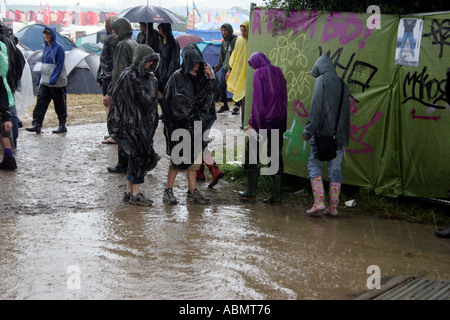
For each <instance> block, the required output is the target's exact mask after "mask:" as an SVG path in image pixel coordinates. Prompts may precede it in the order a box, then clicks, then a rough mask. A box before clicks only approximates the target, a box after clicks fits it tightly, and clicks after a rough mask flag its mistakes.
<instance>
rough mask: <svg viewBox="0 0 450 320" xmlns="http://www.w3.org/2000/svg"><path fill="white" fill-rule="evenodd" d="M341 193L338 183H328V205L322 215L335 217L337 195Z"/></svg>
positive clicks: (337, 201) (337, 202)
mask: <svg viewBox="0 0 450 320" xmlns="http://www.w3.org/2000/svg"><path fill="white" fill-rule="evenodd" d="M340 193H341V183H340V182H330V203H329V205H328V208H327V209H326V210H325V212H324V215H327V216H332V217H337V215H338V211H337V207H338V204H339V194H340Z"/></svg>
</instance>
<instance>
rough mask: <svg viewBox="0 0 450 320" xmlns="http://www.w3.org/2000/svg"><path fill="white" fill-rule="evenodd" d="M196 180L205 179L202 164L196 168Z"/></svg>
mask: <svg viewBox="0 0 450 320" xmlns="http://www.w3.org/2000/svg"><path fill="white" fill-rule="evenodd" d="M196 179H197V181H206V177H205V165H204V164H202V165H201V166H200V169H199V170H197V178H196Z"/></svg>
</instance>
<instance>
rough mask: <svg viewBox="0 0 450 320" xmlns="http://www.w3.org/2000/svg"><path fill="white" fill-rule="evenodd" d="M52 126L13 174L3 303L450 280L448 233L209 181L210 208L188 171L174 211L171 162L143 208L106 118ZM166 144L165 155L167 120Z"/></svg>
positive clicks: (152, 179)
mask: <svg viewBox="0 0 450 320" xmlns="http://www.w3.org/2000/svg"><path fill="white" fill-rule="evenodd" d="M232 117H233V116H231V115H224V116H223V118H222V122H221V123H222V125H226V124H227V123H226V121H227V119H228V118H230V121H234V119H235V118H232ZM224 119H225V120H224ZM51 129H52V128H45V132H44V133H43V134H41V135H35V134H30V133H28V132H26V131H21V133H20V134H21V136H20V138H19V143H20V144H19V149H18V150H17V153H16V158H17V162H18V166H19V169H18V170H17V171H16V172H1V173H0V182H1V185H2V190H3V192H2V194H0V199H1V203H3V204H4V205H3V207H2V208H1V209H0V257H1V258H0V259H1V264H0V274H1V277H0V298H2V299H258V300H259V299H348V298H350V297H351V296H352V295H355V294H358V293H360V292H361V291H363V290H365V289H367V280H368V278H369V277H370V276H371V273H368V268H369V267H370V266H376V267H377V268H379V269H378V270H379V271H380V274H381V276H382V277H383V278H387V277H393V276H397V275H404V274H418V275H422V276H423V277H425V278H427V279H437V280H444V281H448V280H450V269H449V262H450V241H448V240H444V239H439V238H436V237H435V236H434V226H427V225H418V224H411V223H406V222H399V221H388V220H387V221H380V220H376V219H371V218H368V217H364V216H342V217H339V218H338V219H330V218H328V219H326V218H308V217H305V214H304V211H305V209H306V208H304V207H303V205H302V204H301V202H300V201H299V202H298V204H283V205H282V206H281V207H269V206H266V205H264V204H263V203H262V201H260V200H258V201H257V202H256V203H249V202H242V201H239V200H238V199H237V195H236V194H235V192H234V191H235V190H233V184H231V183H227V182H226V181H221V182H219V184H218V186H217V187H216V188H215V189H214V190H210V189H208V188H207V184H208V181H206V182H204V183H199V188H200V189H201V190H202V191H204V192H205V193H206V194H207V195H208V196H209V197H210V198H211V199H212V201H211V204H209V205H199V204H195V203H190V202H187V201H186V199H185V190H186V188H187V181H186V178H185V175H184V174H180V175H179V176H178V178H177V182H176V184H175V190H174V191H175V196H176V197H177V198H178V199H179V201H180V203H179V204H178V205H176V206H168V205H164V204H163V202H162V193H163V189H164V185H165V181H166V175H167V169H168V162H169V161H168V158H165V157H163V159H162V160H161V161H160V163H159V164H158V167H157V169H156V170H155V171H153V172H152V174H150V175H148V176H147V178H146V182H145V183H144V185H143V186H142V191H143V193H144V194H146V195H147V196H149V197H150V198H152V199H153V200H154V201H155V203H154V205H153V206H152V207H135V206H130V205H128V204H126V203H123V202H122V201H121V196H122V193H123V191H124V188H125V176H124V175H116V174H110V173H108V172H107V171H106V166H108V165H111V164H115V161H116V146H108V145H102V144H100V140H101V139H102V137H103V135H104V134H105V133H106V126H105V124H92V125H82V126H69V127H68V130H69V132H68V133H67V134H66V136H58V135H54V134H51ZM157 139H159V140H158V141H159V143H157V144H156V146H157V151H158V153H159V154H160V155H163V154H164V145H165V144H164V143H163V142H164V140H163V136H162V131H161V126H160V127H159V128H158V131H157ZM5 190H7V192H5ZM263 196H264V195H261V197H263Z"/></svg>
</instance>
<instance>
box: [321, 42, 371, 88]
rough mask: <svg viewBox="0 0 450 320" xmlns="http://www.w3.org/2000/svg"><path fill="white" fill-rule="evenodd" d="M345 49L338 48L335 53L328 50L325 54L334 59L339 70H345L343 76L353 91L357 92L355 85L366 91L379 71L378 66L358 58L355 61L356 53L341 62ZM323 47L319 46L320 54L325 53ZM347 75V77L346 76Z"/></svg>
mask: <svg viewBox="0 0 450 320" xmlns="http://www.w3.org/2000/svg"><path fill="white" fill-rule="evenodd" d="M343 50H344V48H343V47H341V48H339V49H337V50H336V51H335V52H334V53H333V55H331V51H330V50H328V51H327V52H326V53H325V54H326V55H328V56H329V57H330V59H331V61H333V64H334V66H335V67H336V69H337V71H338V70H339V69H340V70H343V72H342V75H341V77H342V78H343V79H344V80H346V81H347V83H348V85H349V86H350V87H353V88H352V91H353V92H356V90H355V88H354V86H359V87H361V90H362V92H364V91H365V90H366V89H368V88H370V82H371V81H372V79H373V77H374V76H375V74H376V73H377V71H378V68H377V67H375V66H374V65H371V64H370V63H368V62H364V61H360V60H356V61H354V62H353V60H354V58H355V56H356V53H353V54H352V55H351V56H350V59H349V60H348V61H347V63H346V64H341V62H340V60H341V54H342V51H343ZM323 54H324V53H323V51H322V47H320V46H319V56H321V55H323ZM349 70H350V73H349V75H348V77H347V71H349ZM346 77H347V78H346Z"/></svg>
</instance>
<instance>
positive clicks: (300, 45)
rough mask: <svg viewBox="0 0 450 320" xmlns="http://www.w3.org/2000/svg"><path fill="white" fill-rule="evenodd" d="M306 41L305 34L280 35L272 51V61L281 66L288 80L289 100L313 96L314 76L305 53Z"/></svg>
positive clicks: (270, 57) (270, 56) (270, 55)
mask: <svg viewBox="0 0 450 320" xmlns="http://www.w3.org/2000/svg"><path fill="white" fill-rule="evenodd" d="M305 42H306V37H305V35H300V36H298V37H295V38H293V33H292V32H290V33H288V34H287V35H286V36H280V37H279V38H278V40H277V43H276V46H275V47H274V48H273V49H272V50H271V51H270V54H269V59H270V61H271V62H272V63H273V64H274V65H276V66H278V67H280V68H281V70H282V71H283V74H284V76H285V78H286V82H287V92H288V101H293V100H294V99H296V98H297V99H298V98H302V99H305V100H307V99H309V98H310V97H311V85H312V84H311V83H312V80H313V77H312V76H311V75H310V73H309V71H307V70H306V68H307V67H308V64H309V62H308V57H307V56H306V55H305V54H304V53H303V50H304V46H305Z"/></svg>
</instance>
